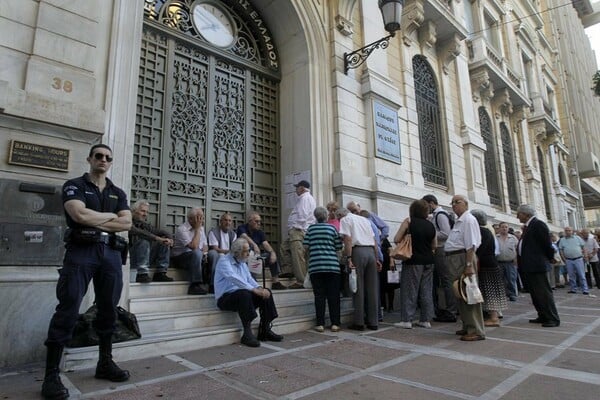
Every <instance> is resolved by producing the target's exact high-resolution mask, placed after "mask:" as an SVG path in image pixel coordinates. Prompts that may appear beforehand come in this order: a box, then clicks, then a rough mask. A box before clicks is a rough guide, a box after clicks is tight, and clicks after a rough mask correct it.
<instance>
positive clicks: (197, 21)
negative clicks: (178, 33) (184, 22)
mask: <svg viewBox="0 0 600 400" xmlns="http://www.w3.org/2000/svg"><path fill="white" fill-rule="evenodd" d="M192 18H193V21H194V26H195V27H196V30H197V31H198V33H199V34H200V35H201V36H202V37H203V38H204V39H206V40H207V41H208V42H210V43H212V44H214V45H215V46H219V47H229V46H231V45H232V44H233V42H234V41H235V35H236V29H235V23H234V22H233V18H232V17H231V15H230V14H229V12H227V11H226V10H225V9H224V8H223V7H221V6H220V5H219V4H218V3H216V2H212V1H207V2H197V3H196V4H195V5H194V6H193V8H192Z"/></svg>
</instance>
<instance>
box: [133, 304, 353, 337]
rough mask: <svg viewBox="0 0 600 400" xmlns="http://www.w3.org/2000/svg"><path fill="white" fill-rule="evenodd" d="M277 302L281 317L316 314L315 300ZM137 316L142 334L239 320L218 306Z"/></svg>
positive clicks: (210, 325) (223, 323)
mask: <svg viewBox="0 0 600 400" xmlns="http://www.w3.org/2000/svg"><path fill="white" fill-rule="evenodd" d="M276 304H277V311H278V313H279V317H280V318H285V317H292V316H301V315H314V312H315V306H314V301H313V300H294V301H287V302H284V303H277V302H276ZM341 309H342V311H345V310H350V309H352V300H351V299H349V298H344V299H342V302H341ZM136 316H137V320H138V324H139V326H140V331H141V332H142V336H145V335H147V334H154V333H159V332H170V331H179V330H185V329H194V328H203V327H206V328H208V327H218V326H225V325H229V324H236V323H237V322H238V321H239V318H238V316H237V314H236V313H233V312H224V311H221V310H218V309H217V308H216V307H214V308H212V309H209V310H207V309H202V310H195V311H181V312H157V313H146V314H137V315H136Z"/></svg>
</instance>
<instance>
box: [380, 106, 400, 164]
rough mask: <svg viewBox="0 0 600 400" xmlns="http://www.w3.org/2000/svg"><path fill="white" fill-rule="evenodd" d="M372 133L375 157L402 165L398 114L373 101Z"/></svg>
mask: <svg viewBox="0 0 600 400" xmlns="http://www.w3.org/2000/svg"><path fill="white" fill-rule="evenodd" d="M373 132H374V135H375V157H379V158H383V159H385V160H388V161H392V162H395V163H397V164H402V158H401V157H400V131H399V128H398V112H397V111H396V110H394V109H393V108H390V107H388V106H386V105H384V104H383V103H380V102H378V101H373Z"/></svg>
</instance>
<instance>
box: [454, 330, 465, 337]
mask: <svg viewBox="0 0 600 400" xmlns="http://www.w3.org/2000/svg"><path fill="white" fill-rule="evenodd" d="M454 334H456V335H458V336H464V335H466V334H467V331H466V330H465V329H459V330H457V331H456V332H454Z"/></svg>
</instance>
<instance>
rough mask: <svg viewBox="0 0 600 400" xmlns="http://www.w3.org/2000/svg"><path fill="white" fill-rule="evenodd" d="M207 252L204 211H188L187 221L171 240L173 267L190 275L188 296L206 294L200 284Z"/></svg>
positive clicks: (198, 209)
mask: <svg viewBox="0 0 600 400" xmlns="http://www.w3.org/2000/svg"><path fill="white" fill-rule="evenodd" d="M207 251H208V243H207V242H206V234H205V233H204V211H202V209H201V208H197V207H195V208H192V209H190V210H189V211H188V214H187V221H186V222H184V223H183V224H181V225H179V226H178V227H177V230H176V231H175V237H174V240H173V250H172V252H171V256H172V258H171V259H172V260H173V262H174V263H175V266H177V267H179V268H183V269H186V270H187V271H188V272H189V275H190V287H189V288H188V294H191V295H201V294H206V293H207V292H206V290H205V289H204V288H203V287H201V286H200V284H201V283H202V257H203V255H204V253H206V252H207Z"/></svg>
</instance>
